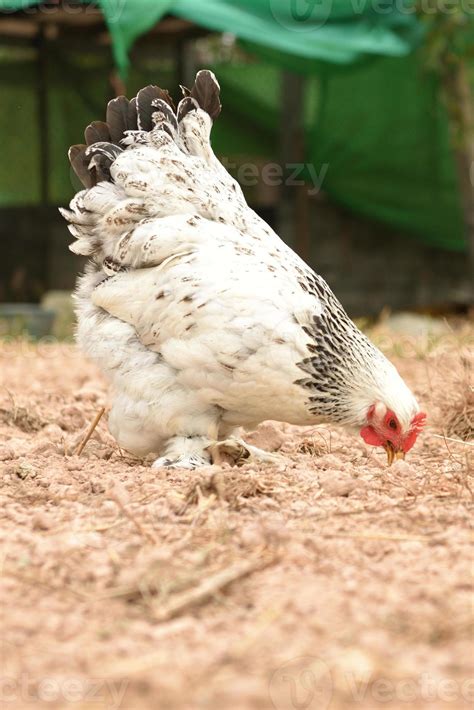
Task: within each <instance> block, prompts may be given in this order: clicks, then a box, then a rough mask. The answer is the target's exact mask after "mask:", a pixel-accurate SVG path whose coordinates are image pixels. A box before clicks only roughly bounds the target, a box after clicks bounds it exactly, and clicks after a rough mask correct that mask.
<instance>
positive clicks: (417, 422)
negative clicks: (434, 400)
mask: <svg viewBox="0 0 474 710" xmlns="http://www.w3.org/2000/svg"><path fill="white" fill-rule="evenodd" d="M425 424H426V414H425V412H418V414H415V416H414V417H413V419H412V420H411V429H416V431H418V432H420V431H421V430H422V429H423V427H424V426H425Z"/></svg>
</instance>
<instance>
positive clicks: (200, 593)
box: [154, 555, 277, 622]
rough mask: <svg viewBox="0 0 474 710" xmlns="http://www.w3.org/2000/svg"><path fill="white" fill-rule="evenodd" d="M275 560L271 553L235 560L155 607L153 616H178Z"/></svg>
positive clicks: (167, 617)
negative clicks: (234, 562)
mask: <svg viewBox="0 0 474 710" xmlns="http://www.w3.org/2000/svg"><path fill="white" fill-rule="evenodd" d="M276 561H277V557H276V556H275V555H271V556H267V557H264V558H263V559H261V558H260V559H257V560H249V561H244V562H237V563H236V564H234V565H232V566H231V567H228V568H227V569H224V570H221V571H220V572H217V573H216V574H214V575H212V576H211V577H209V578H207V579H204V580H203V581H202V582H201V583H200V584H199V585H198V586H197V587H195V588H193V589H188V590H186V591H184V592H181V593H180V594H176V595H175V596H174V598H172V599H171V601H170V602H168V604H165V605H163V606H161V607H157V608H155V613H154V618H155V619H156V620H157V621H161V622H162V621H169V620H170V619H173V618H175V617H176V616H179V615H180V614H182V613H183V612H185V611H186V610H187V609H190V608H193V607H196V606H200V605H201V604H205V603H206V602H207V601H209V600H210V599H212V598H213V597H214V596H215V595H216V594H218V592H221V591H223V590H224V589H226V588H227V587H229V586H230V585H231V584H233V583H234V582H236V581H237V580H239V579H243V578H244V577H248V576H249V575H251V574H253V573H254V572H257V571H260V570H262V569H265V568H266V567H269V566H270V565H272V564H274V563H275V562H276Z"/></svg>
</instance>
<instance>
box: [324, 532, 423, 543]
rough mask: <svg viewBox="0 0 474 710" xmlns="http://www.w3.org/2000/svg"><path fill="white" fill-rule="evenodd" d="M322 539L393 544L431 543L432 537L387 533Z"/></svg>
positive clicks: (339, 535) (338, 534)
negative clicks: (387, 542)
mask: <svg viewBox="0 0 474 710" xmlns="http://www.w3.org/2000/svg"><path fill="white" fill-rule="evenodd" d="M322 537H342V538H350V539H351V540H387V541H393V542H431V541H432V540H433V539H434V538H433V536H431V535H389V534H386V533H338V532H334V533H323V534H322Z"/></svg>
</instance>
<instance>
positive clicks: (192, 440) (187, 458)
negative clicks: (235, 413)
mask: <svg viewBox="0 0 474 710" xmlns="http://www.w3.org/2000/svg"><path fill="white" fill-rule="evenodd" d="M210 444H211V442H210V441H209V439H206V438H205V437H203V436H174V437H173V438H172V439H169V440H168V442H167V443H166V445H165V447H164V451H163V455H162V456H160V458H158V459H156V461H155V463H154V464H153V468H187V469H191V470H192V469H195V468H199V467H200V466H209V464H210V463H212V460H211V454H210V452H209V451H208V447H209V445H210Z"/></svg>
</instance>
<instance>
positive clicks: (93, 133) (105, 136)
mask: <svg viewBox="0 0 474 710" xmlns="http://www.w3.org/2000/svg"><path fill="white" fill-rule="evenodd" d="M85 139H86V143H87V145H94V143H109V142H110V131H109V127H108V125H107V124H106V123H104V121H94V122H93V123H91V125H90V126H87V128H86V132H85Z"/></svg>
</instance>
